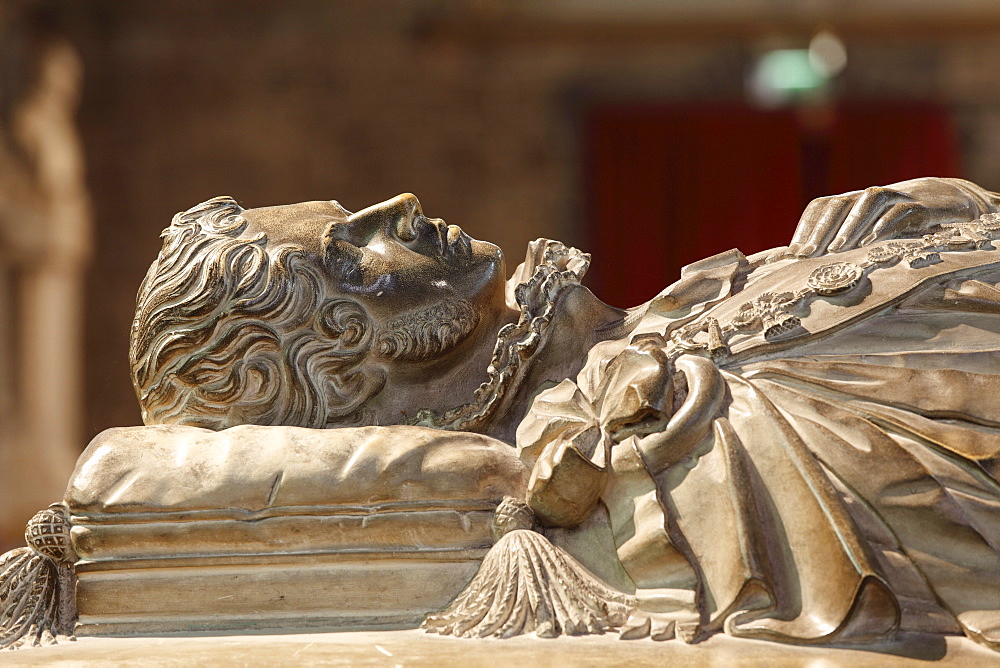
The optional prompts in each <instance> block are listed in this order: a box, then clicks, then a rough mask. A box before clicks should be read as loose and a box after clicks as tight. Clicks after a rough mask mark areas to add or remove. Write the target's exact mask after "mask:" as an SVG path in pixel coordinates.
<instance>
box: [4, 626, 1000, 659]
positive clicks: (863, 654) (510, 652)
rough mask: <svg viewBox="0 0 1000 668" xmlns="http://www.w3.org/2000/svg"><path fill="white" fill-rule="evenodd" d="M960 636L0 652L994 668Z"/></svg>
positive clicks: (306, 637)
mask: <svg viewBox="0 0 1000 668" xmlns="http://www.w3.org/2000/svg"><path fill="white" fill-rule="evenodd" d="M998 661H1000V655H997V654H996V653H994V652H991V651H990V650H987V649H983V648H982V647H979V646H977V645H975V644H974V643H973V642H971V641H969V640H966V639H965V638H961V637H958V636H949V637H947V638H929V637H925V636H904V637H902V638H901V639H900V640H898V641H897V642H896V643H895V644H894V645H892V646H889V647H884V648H877V649H873V648H865V649H862V648H837V649H830V648H815V647H792V646H787V645H779V644H777V643H769V642H760V641H753V640H735V639H733V638H729V637H725V636H716V637H713V638H712V639H710V640H708V641H706V642H704V643H701V644H699V645H685V644H683V643H681V642H678V641H669V642H662V643H658V642H653V641H649V640H636V641H625V640H618V639H617V637H616V636H614V635H613V634H609V635H605V636H588V637H580V638H557V639H553V640H541V639H538V638H535V637H520V638H511V639H508V640H503V641H498V640H461V639H456V638H448V637H441V636H435V635H429V634H425V633H423V632H421V631H416V630H407V631H382V632H376V631H364V632H348V633H315V634H289V635H258V636H219V637H190V636H184V637H159V638H80V639H79V640H77V641H76V642H61V643H60V644H58V645H55V646H49V647H37V648H30V649H21V650H15V651H7V652H2V653H0V665H4V666H8V665H10V666H27V665H41V664H45V665H49V666H73V667H74V668H77V667H81V668H82V667H85V666H107V665H142V666H194V665H197V666H221V665H225V666H275V665H292V666H303V665H312V666H442V665H462V666H517V665H525V666H526V665H530V666H532V667H533V668H540V667H541V666H611V665H629V666H634V667H636V668H638V667H639V666H810V667H814V668H826V667H827V666H920V665H922V666H926V665H928V663H929V662H933V664H934V665H940V666H989V665H994V666H995V665H997V662H998Z"/></svg>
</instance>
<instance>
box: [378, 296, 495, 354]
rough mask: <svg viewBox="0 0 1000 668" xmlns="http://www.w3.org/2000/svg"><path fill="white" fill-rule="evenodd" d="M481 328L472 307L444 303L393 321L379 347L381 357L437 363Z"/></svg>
mask: <svg viewBox="0 0 1000 668" xmlns="http://www.w3.org/2000/svg"><path fill="white" fill-rule="evenodd" d="M478 324H479V314H478V313H477V312H476V310H475V308H474V307H473V306H472V304H470V303H469V302H467V301H464V300H460V299H455V300H444V301H440V302H438V303H437V304H434V305H433V306H431V307H429V308H425V309H420V310H416V311H410V312H407V313H404V314H403V315H401V316H397V317H395V318H393V319H392V320H390V321H389V322H388V323H386V326H385V329H384V330H382V331H381V332H379V334H378V339H377V344H376V345H377V346H378V351H379V352H380V353H381V354H383V355H385V356H386V357H391V358H393V359H398V360H414V361H419V360H426V359H433V358H435V357H440V356H441V355H443V354H445V353H446V352H448V351H449V350H451V349H452V348H454V347H455V346H456V345H458V344H459V343H460V342H461V341H462V340H464V339H465V337H467V336H468V335H469V334H471V333H472V331H473V330H474V329H475V328H476V325H478Z"/></svg>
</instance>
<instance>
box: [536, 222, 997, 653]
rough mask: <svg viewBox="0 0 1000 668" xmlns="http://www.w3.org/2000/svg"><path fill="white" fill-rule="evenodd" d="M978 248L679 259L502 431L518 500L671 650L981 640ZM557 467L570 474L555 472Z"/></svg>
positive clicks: (982, 345)
mask: <svg viewBox="0 0 1000 668" xmlns="http://www.w3.org/2000/svg"><path fill="white" fill-rule="evenodd" d="M925 240H926V239H925ZM931 241H935V240H931ZM923 245H924V246H928V245H932V244H929V243H924V244H923ZM994 245H995V244H991V243H990V242H989V241H988V240H982V239H980V240H979V241H978V242H977V243H974V244H968V245H966V246H965V247H964V248H962V249H961V250H955V251H949V250H943V251H941V252H940V253H937V252H930V251H928V249H927V248H922V249H921V248H920V247H919V246H920V244H918V243H912V242H911V243H910V246H911V247H910V248H909V251H907V250H906V248H903V246H905V244H903V245H900V246H899V247H889V248H888V249H887V250H886V248H887V247H888V246H889V245H886V246H883V247H881V249H882V250H875V251H873V250H871V249H859V250H855V251H851V252H848V253H840V254H836V255H834V256H826V257H822V258H813V259H808V260H797V261H791V262H782V263H776V264H773V265H763V266H762V267H761V268H758V269H756V270H752V265H751V264H750V263H749V262H748V261H747V260H746V258H744V257H743V256H742V254H740V253H739V252H738V251H731V252H729V253H725V254H722V255H719V256H716V257H714V258H709V259H708V260H705V261H703V262H700V263H698V264H696V265H692V266H690V267H688V268H687V270H686V271H685V272H684V274H683V276H682V279H681V280H680V281H679V282H678V283H676V284H674V285H672V286H670V287H669V288H667V289H666V290H665V291H664V292H663V293H661V294H660V295H659V296H658V297H657V298H656V299H654V300H653V301H652V302H650V304H648V305H647V307H646V310H645V313H644V315H643V317H642V320H641V322H640V324H639V326H638V327H637V328H636V329H635V330H634V331H633V332H632V334H631V335H630V336H627V337H625V338H624V339H621V340H618V341H610V342H605V343H602V344H599V345H598V346H596V347H595V348H594V350H593V351H592V352H591V354H590V356H589V357H588V362H587V365H586V366H585V368H584V369H583V371H582V372H581V373H580V374H579V376H578V377H577V380H576V382H575V383H574V382H571V381H564V382H563V383H562V384H560V385H558V386H556V387H555V388H552V389H550V390H547V391H546V392H544V393H542V394H540V395H539V396H538V397H537V399H536V400H535V402H534V404H533V406H532V409H531V411H530V412H529V414H528V416H527V417H526V419H525V420H524V422H523V423H522V425H521V428H520V429H519V432H518V445H519V447H520V448H521V453H522V458H523V459H525V460H526V461H527V462H528V463H531V464H534V465H535V468H536V474H535V476H534V477H533V480H532V483H531V485H530V488H531V489H530V490H529V504H531V505H532V507H533V508H534V509H535V511H536V513H538V514H539V515H540V516H542V518H543V519H547V520H548V522H549V523H550V524H557V525H558V524H563V525H570V524H574V523H576V522H579V521H581V520H584V523H583V524H582V525H581V526H580V527H579V528H577V529H574V530H572V531H571V533H572V532H576V533H577V534H582V533H587V532H593V533H600V532H602V531H603V532H604V533H605V534H609V535H610V536H611V539H612V541H613V544H614V549H615V550H616V552H617V556H618V559H619V561H620V563H621V565H622V567H623V568H624V571H625V572H626V573H627V574H628V576H629V578H630V579H631V582H632V583H633V584H634V585H635V588H636V593H637V594H638V595H639V600H640V601H642V600H644V596H645V599H646V600H647V601H654V603H649V606H650V610H651V611H654V612H661V613H667V614H670V615H672V616H673V618H674V619H676V621H677V623H678V632H679V633H680V634H681V635H686V636H687V637H700V636H704V635H706V634H708V633H712V632H716V631H722V630H724V631H725V632H727V633H729V634H731V635H734V636H740V637H755V638H766V639H772V640H780V641H784V642H797V643H819V642H822V643H830V642H837V641H854V640H866V639H873V638H874V639H877V638H880V637H889V636H891V635H892V634H893V633H894V632H895V631H896V630H897V629H898V628H902V629H904V630H919V631H933V632H939V633H940V632H959V631H960V630H963V631H965V632H966V633H967V634H968V635H970V636H972V637H973V638H976V639H977V640H979V641H981V642H986V643H987V644H992V645H996V643H997V639H998V631H1000V520H998V519H997V518H998V514H997V513H998V510H1000V484H998V482H997V474H998V472H1000V459H998V456H1000V411H998V410H997V405H998V404H997V394H996V391H995V388H997V387H1000V317H998V316H1000V289H998V287H997V286H998V284H1000V250H997V249H996V248H995V247H994ZM955 246H956V247H957V246H958V244H955ZM913 247H918V248H916V250H917V251H919V252H915V253H914V252H910V251H914V248H913ZM939 250H940V249H939ZM897 251H898V252H897ZM904 251H906V252H910V254H909V255H906V256H905V257H904ZM879 252H881V253H882V255H881V256H880V255H879ZM893 252H896V254H897V255H898V257H889V256H890V255H891V254H892V253H893ZM883 256H884V257H885V258H888V259H889V260H891V261H883V259H882V258H883ZM873 259H874V260H877V261H878V262H875V261H873ZM836 263H840V264H842V265H844V266H843V267H834V268H832V269H831V268H830V267H831V265H832V264H836ZM879 263H881V264H879ZM845 267H846V269H845ZM852 267H853V268H852ZM854 268H857V269H854ZM845 274H850V276H848V278H849V279H850V280H846V279H844V275H845ZM817 276H819V277H820V278H821V279H823V278H824V277H825V279H824V280H826V279H829V280H828V282H829V281H833V283H836V285H835V286H834V287H836V288H837V289H836V290H828V291H827V292H831V294H824V293H823V292H821V291H819V290H818V288H817V286H819V288H822V287H823V285H825V284H824V283H823V280H819V282H817V279H816V277H817ZM810 281H812V282H810ZM838 281H839V283H838ZM807 285H811V286H813V287H812V288H808V287H807ZM838 286H839V287H838ZM844 286H846V288H845V287H844ZM814 288H817V289H814ZM769 318H770V320H769ZM769 327H773V328H772V329H768V328H769ZM667 359H670V360H671V362H670V363H665V362H666V360H667ZM662 388H669V391H667V392H664V391H663V389H662ZM556 416H559V417H556ZM570 451H572V452H570ZM581 461H582V462H584V463H583V464H580V462H581ZM571 462H576V468H577V470H578V471H582V472H583V474H582V475H581V474H578V475H574V476H570V477H567V476H563V477H562V478H560V475H559V469H560V467H562V468H567V469H568V468H569V467H570V466H572V463H571ZM539 471H542V473H541V474H539ZM570 478H572V480H573V482H572V483H570V482H566V481H567V480H569V479H570ZM584 479H587V480H588V482H587V484H586V485H584V484H583V483H582V482H581V481H582V480H584ZM598 499H599V500H600V503H597V501H598ZM595 504H596V505H595ZM567 508H570V509H571V511H567V510H566V509H567ZM581 508H582V511H581ZM592 509H593V510H592ZM605 509H606V511H607V512H606V513H605ZM566 513H568V514H566ZM588 513H589V514H588ZM595 518H596V519H595ZM560 531H564V530H560Z"/></svg>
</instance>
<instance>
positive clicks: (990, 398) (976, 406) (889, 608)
mask: <svg viewBox="0 0 1000 668" xmlns="http://www.w3.org/2000/svg"><path fill="white" fill-rule="evenodd" d="M998 210H1000V197H998V196H997V195H994V194H992V193H989V192H987V191H984V190H982V189H980V188H978V187H977V186H975V185H973V184H971V183H968V182H965V181H961V180H957V179H918V180H915V181H908V182H904V183H901V184H896V185H894V186H891V187H888V188H870V189H867V190H865V191H860V192H857V193H848V194H846V195H842V196H836V197H831V198H823V199H820V200H816V201H815V202H813V203H812V204H811V205H810V207H809V208H808V209H807V210H806V212H805V213H804V214H803V217H802V220H801V221H800V223H799V227H798V229H797V230H796V234H795V237H794V238H793V240H792V243H791V244H790V245H789V246H788V247H787V248H782V249H773V250H772V251H768V252H765V253H761V254H758V255H755V256H751V257H746V256H744V255H743V254H742V253H740V252H739V251H735V250H734V251H729V252H727V253H723V254H720V255H718V256H715V257H712V258H708V259H706V260H703V261H701V262H698V263H695V264H693V265H690V266H689V267H687V268H685V270H684V271H683V273H682V276H681V278H680V280H679V281H678V282H676V283H675V284H673V285H671V286H669V287H668V288H666V289H665V290H664V291H663V292H662V293H660V294H659V295H658V296H657V297H655V298H654V299H653V300H651V301H650V302H649V303H647V304H644V305H642V306H639V307H636V308H634V309H628V310H620V309H615V308H612V307H609V306H607V305H605V304H603V303H601V302H600V301H599V300H598V299H597V298H596V297H595V296H594V295H593V294H592V293H591V292H590V291H589V290H588V289H587V288H586V287H584V286H583V285H582V284H581V283H580V281H581V279H582V278H583V275H584V273H585V272H586V269H587V266H588V264H589V256H587V255H586V254H584V253H581V252H579V251H577V250H575V249H572V248H567V247H565V246H563V245H562V244H559V243H557V242H552V241H547V240H539V241H537V242H534V243H533V244H531V246H530V247H529V249H528V254H527V257H526V261H525V263H524V264H522V265H521V266H520V267H518V269H517V270H515V272H514V275H513V277H512V278H511V279H510V280H509V281H507V282H506V283H505V281H504V276H505V273H506V272H505V270H504V265H503V258H502V256H501V254H500V252H499V250H498V249H497V248H496V247H495V246H492V245H490V244H486V243H483V242H479V241H474V240H472V239H470V238H469V237H468V236H466V235H465V234H464V233H463V232H462V231H461V230H460V229H459V228H457V227H455V226H448V225H445V224H444V223H443V222H442V221H439V220H435V219H428V218H426V217H425V216H424V215H423V213H422V211H421V210H420V207H419V204H418V203H417V201H416V199H415V198H413V197H412V196H401V197H398V198H396V199H393V200H390V201H388V202H385V203H383V204H380V205H376V206H374V207H370V208H368V209H364V210H362V211H360V212H357V213H354V214H350V213H348V212H347V211H346V210H344V209H343V208H342V207H340V205H339V204H337V203H336V202H309V203H303V204H298V205H292V206H287V207H271V208H266V209H250V210H243V209H242V208H241V207H239V206H238V205H237V204H236V203H235V202H234V201H233V200H231V199H229V198H217V199H214V200H210V201H208V202H205V203H203V204H201V205H199V206H197V207H195V208H193V209H191V210H189V211H187V212H184V213H181V214H178V215H177V216H176V217H175V218H174V220H173V222H172V224H171V226H170V227H169V228H168V229H167V230H165V231H164V234H163V239H164V245H163V250H162V251H161V253H160V255H159V257H158V258H157V260H156V262H155V263H154V264H153V266H152V267H151V268H150V271H149V273H148V274H147V277H146V279H145V281H144V282H143V285H142V287H141V288H140V291H139V298H138V302H137V309H136V317H135V321H134V323H133V329H132V340H131V349H130V360H131V364H132V372H133V380H134V382H135V386H136V391H137V395H138V398H139V402H140V405H141V406H142V411H143V417H144V420H145V422H146V424H147V426H146V427H133V428H123V429H116V430H110V431H108V432H105V433H104V434H102V435H100V436H98V437H97V438H96V439H95V441H94V442H93V443H91V445H90V446H89V447H88V449H87V451H86V452H85V453H84V454H83V456H82V457H81V459H80V461H79V463H78V465H77V468H76V471H75V472H74V474H73V476H72V478H71V480H70V484H69V487H68V489H67V493H66V498H65V499H64V500H63V503H61V504H57V505H56V506H53V507H52V508H51V509H49V510H47V511H43V513H42V514H40V515H39V516H38V517H36V519H35V520H33V521H32V523H31V525H29V530H28V536H27V539H28V543H29V547H28V548H22V549H21V550H18V551H15V552H13V553H9V554H8V555H6V556H5V557H4V558H3V562H2V566H0V568H2V569H3V570H2V575H0V644H6V645H12V644H17V643H20V642H23V641H24V640H25V639H26V638H31V637H35V638H38V639H41V638H43V637H46V638H47V637H49V636H50V635H58V634H68V633H70V632H72V631H73V629H74V623H75V629H76V631H77V632H79V633H144V632H163V631H204V630H213V629H214V630H231V629H260V628H302V627H308V626H326V627H329V626H338V627H350V628H364V627H372V626H375V627H382V628H387V627H388V628H393V627H395V628H399V627H403V626H408V625H410V626H412V625H414V624H416V623H419V622H420V621H421V620H422V621H423V626H424V627H425V628H426V629H427V630H429V631H434V632H437V633H442V634H451V635H457V636H462V637H487V636H499V637H509V636H513V635H518V634H523V633H532V632H533V633H535V634H537V635H538V636H543V637H544V636H556V635H561V634H568V635H574V634H584V633H603V632H605V631H609V630H614V631H617V632H619V633H620V635H621V637H623V638H646V637H648V638H652V639H654V640H667V639H670V638H680V639H682V640H684V641H687V642H697V641H699V640H701V639H704V638H706V637H709V636H711V635H712V634H716V633H725V634H728V635H731V636H735V637H739V638H756V639H766V640H774V641H778V642H786V643H795V644H835V643H836V644H841V643H858V642H882V641H888V640H890V639H891V638H892V637H893V636H894V634H896V633H898V632H899V631H901V630H902V631H907V632H922V633H932V634H959V633H964V634H965V635H967V636H968V637H970V638H972V639H973V640H975V641H977V642H980V643H983V644H985V645H987V646H989V647H993V648H994V649H995V648H996V647H997V644H998V643H1000V575H998V574H1000V522H998V521H997V519H996V518H997V514H996V510H997V508H998V507H1000V483H998V472H1000V469H998V466H1000V459H998V453H1000V420H998V419H997V418H996V411H995V410H994V408H995V405H996V401H995V399H994V392H993V388H994V386H995V383H996V382H997V374H998V373H1000V362H998V359H1000V358H998V353H1000V324H998V323H1000V319H998V315H1000V299H998V297H1000V291H998V287H997V286H998V285H1000V213H998ZM638 242H640V241H639V240H637V243H638ZM74 597H75V599H74Z"/></svg>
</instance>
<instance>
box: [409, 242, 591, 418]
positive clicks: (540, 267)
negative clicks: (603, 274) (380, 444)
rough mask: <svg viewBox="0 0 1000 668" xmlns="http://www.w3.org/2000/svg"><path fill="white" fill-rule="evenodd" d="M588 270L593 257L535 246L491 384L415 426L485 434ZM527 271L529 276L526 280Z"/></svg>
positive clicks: (555, 245) (516, 285) (496, 352)
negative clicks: (565, 297)
mask: <svg viewBox="0 0 1000 668" xmlns="http://www.w3.org/2000/svg"><path fill="white" fill-rule="evenodd" d="M589 267H590V255H589V254H588V253H584V252H582V251H579V250H577V249H576V248H571V247H568V246H565V245H564V244H562V243H560V242H558V241H551V240H549V239H537V240H535V241H533V242H531V244H529V245H528V254H527V257H526V259H525V262H524V264H522V265H521V266H520V267H518V269H517V270H516V271H515V272H514V276H513V277H512V278H511V282H510V284H511V285H512V287H513V290H512V291H511V290H509V294H508V303H510V301H514V302H515V304H516V306H517V308H518V309H519V310H520V311H521V316H520V318H518V321H517V322H516V323H512V324H509V325H505V326H504V327H503V328H501V329H500V331H499V333H498V334H497V342H496V345H495V346H494V348H493V357H492V359H491V360H490V365H489V367H488V368H487V370H486V371H487V380H486V382H484V383H483V384H482V385H480V386H479V388H478V389H477V390H476V391H475V394H474V395H473V398H472V401H471V402H469V403H467V404H463V405H461V406H458V407H457V408H452V409H451V410H448V411H446V412H445V413H444V414H443V415H437V414H435V413H434V412H432V411H430V410H426V409H425V410H421V411H419V412H418V413H417V416H416V418H415V419H414V420H413V422H412V424H416V425H420V426H424V427H433V428H435V429H446V430H451V431H480V430H481V429H482V428H483V427H484V426H485V425H486V424H487V422H489V420H490V419H491V418H492V417H493V415H494V413H495V412H496V410H497V408H499V406H500V404H501V402H502V400H503V398H504V397H505V396H507V395H508V394H510V393H511V392H513V391H514V390H515V389H516V388H517V386H518V384H519V383H520V381H521V379H522V378H523V377H524V375H525V374H524V372H525V370H526V369H527V367H528V366H529V364H528V362H529V361H530V359H531V357H532V355H534V353H535V351H536V350H537V349H538V345H539V343H540V342H541V341H542V340H543V339H544V337H545V335H546V333H547V332H548V330H549V327H550V324H551V322H552V317H553V315H554V313H555V308H556V303H557V301H558V299H559V295H560V294H562V292H563V291H564V290H565V289H566V288H567V287H569V286H571V285H578V284H579V283H580V281H581V280H582V279H583V275H584V274H585V273H586V272H587V269H588V268H589ZM528 272H531V275H530V277H528V278H527V280H523V281H522V280H521V279H522V277H524V276H526V275H528ZM511 298H513V299H511ZM512 305H513V304H512Z"/></svg>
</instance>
